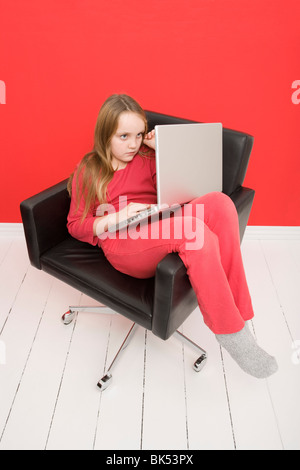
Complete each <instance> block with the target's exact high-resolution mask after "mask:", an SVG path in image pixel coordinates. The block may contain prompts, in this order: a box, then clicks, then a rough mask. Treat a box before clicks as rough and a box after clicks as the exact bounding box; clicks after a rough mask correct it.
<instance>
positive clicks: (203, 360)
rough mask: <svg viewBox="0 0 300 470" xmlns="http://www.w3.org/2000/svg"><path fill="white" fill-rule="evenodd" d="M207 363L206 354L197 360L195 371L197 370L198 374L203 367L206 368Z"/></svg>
mask: <svg viewBox="0 0 300 470" xmlns="http://www.w3.org/2000/svg"><path fill="white" fill-rule="evenodd" d="M206 361H207V355H206V354H202V355H201V356H200V357H199V358H198V359H197V361H195V362H194V370H195V371H196V372H200V370H202V369H203V367H204V366H205V364H206Z"/></svg>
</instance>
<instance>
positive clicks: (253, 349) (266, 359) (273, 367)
mask: <svg viewBox="0 0 300 470" xmlns="http://www.w3.org/2000/svg"><path fill="white" fill-rule="evenodd" d="M216 338H217V341H218V342H219V343H220V345H221V346H223V347H224V348H225V349H226V351H228V353H229V354H230V355H231V357H232V358H233V359H234V360H235V361H236V362H237V363H238V365H239V366H240V367H241V368H242V369H243V370H244V371H245V372H247V373H248V374H250V375H252V376H254V377H256V378H258V379H263V378H266V377H269V376H270V375H272V374H274V373H275V372H276V371H277V370H278V365H277V362H276V359H275V358H274V357H273V356H270V355H269V354H268V353H266V352H265V351H264V350H263V349H261V348H260V347H259V346H258V344H257V343H256V341H255V339H254V337H253V336H252V334H251V332H250V330H249V327H248V325H247V324H245V326H244V328H243V329H242V330H241V331H238V332H237V333H232V334H229V335H216Z"/></svg>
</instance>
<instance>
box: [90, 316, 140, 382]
mask: <svg viewBox="0 0 300 470" xmlns="http://www.w3.org/2000/svg"><path fill="white" fill-rule="evenodd" d="M136 327H137V325H136V323H133V325H132V326H131V328H130V330H129V332H128V333H127V335H126V337H125V339H124V341H123V343H122V344H121V346H120V348H119V350H118V352H117V354H116V355H115V357H114V359H113V361H112V363H111V365H110V366H109V368H108V369H107V372H106V374H105V375H104V376H103V377H102V379H100V380H99V382H98V383H97V386H98V387H99V388H100V389H101V391H103V390H105V389H106V388H107V387H108V386H109V385H110V384H111V381H112V369H113V368H114V366H115V365H116V361H117V359H118V358H119V356H120V353H121V352H122V351H123V350H124V349H125V348H126V346H128V344H129V342H130V340H131V339H132V336H133V333H134V331H135V329H136Z"/></svg>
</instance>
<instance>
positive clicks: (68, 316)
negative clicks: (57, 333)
mask: <svg viewBox="0 0 300 470" xmlns="http://www.w3.org/2000/svg"><path fill="white" fill-rule="evenodd" d="M74 317H75V312H71V311H70V310H68V311H67V312H66V313H64V314H63V316H62V317H61V320H62V322H63V324H64V325H69V324H70V323H72V321H73V320H74Z"/></svg>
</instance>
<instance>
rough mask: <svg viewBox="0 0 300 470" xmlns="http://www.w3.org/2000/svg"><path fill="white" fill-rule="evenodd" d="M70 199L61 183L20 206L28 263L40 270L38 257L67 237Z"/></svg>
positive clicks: (64, 183)
mask: <svg viewBox="0 0 300 470" xmlns="http://www.w3.org/2000/svg"><path fill="white" fill-rule="evenodd" d="M69 207H70V198H69V195H68V192H67V180H64V181H62V182H60V183H58V184H56V185H54V186H52V187H50V188H48V189H46V190H44V191H42V192H40V193H39V194H36V195H35V196H32V197H30V198H28V199H26V200H25V201H23V202H21V204H20V210H21V216H22V221H23V226H24V232H25V238H26V243H27V249H28V254H29V259H30V262H31V264H32V265H33V266H35V267H36V268H38V269H41V264H40V256H41V255H42V254H43V253H44V252H45V251H47V250H49V249H50V248H53V247H54V246H55V245H57V243H60V242H62V241H63V240H65V239H66V238H67V237H68V230H67V227H66V224H67V215H68V212H69Z"/></svg>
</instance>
